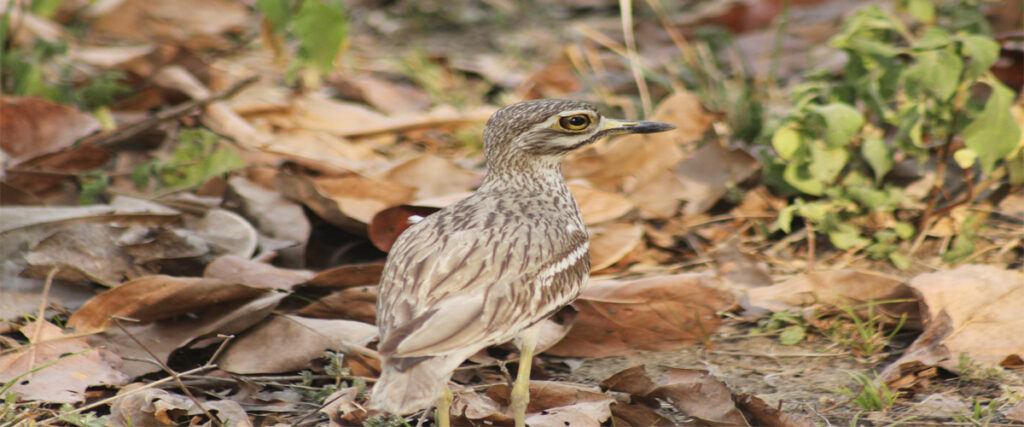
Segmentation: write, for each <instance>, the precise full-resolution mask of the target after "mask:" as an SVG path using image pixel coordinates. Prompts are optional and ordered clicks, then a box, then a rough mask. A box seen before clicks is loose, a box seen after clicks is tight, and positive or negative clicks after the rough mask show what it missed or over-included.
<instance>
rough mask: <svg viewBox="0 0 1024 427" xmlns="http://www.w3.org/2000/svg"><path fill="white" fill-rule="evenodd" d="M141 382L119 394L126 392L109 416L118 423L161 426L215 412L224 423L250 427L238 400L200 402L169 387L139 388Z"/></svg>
mask: <svg viewBox="0 0 1024 427" xmlns="http://www.w3.org/2000/svg"><path fill="white" fill-rule="evenodd" d="M142 386H143V384H142V383H134V384H129V385H127V386H125V387H123V388H121V390H120V391H118V395H126V396H124V397H122V398H120V399H118V400H116V401H115V402H114V403H113V404H112V405H110V419H111V420H112V421H113V423H114V425H116V426H124V427H130V426H158V425H174V424H181V423H188V422H189V421H194V420H189V419H188V417H194V416H197V415H203V409H204V408H205V409H206V410H207V411H209V412H211V413H213V414H214V415H216V416H217V418H219V419H220V420H221V422H223V423H224V425H230V426H238V427H251V426H252V422H251V421H249V416H248V415H246V413H245V410H244V409H242V406H241V405H239V404H238V402H235V401H232V400H213V401H200V404H202V407H200V406H198V405H196V402H194V401H193V400H192V399H189V398H188V397H186V396H182V395H180V394H173V393H170V392H168V391H167V390H163V389H159V388H150V389H146V390H142V391H138V390H136V389H138V388H139V387H142Z"/></svg>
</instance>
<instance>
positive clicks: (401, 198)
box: [274, 173, 415, 234]
mask: <svg viewBox="0 0 1024 427" xmlns="http://www.w3.org/2000/svg"><path fill="white" fill-rule="evenodd" d="M274 185H275V186H276V187H277V188H278V189H279V190H280V191H281V192H282V193H284V195H285V196H286V197H288V198H291V199H293V200H298V201H300V202H302V203H303V204H304V205H306V206H307V207H309V208H310V209H311V210H312V211H313V212H316V214H317V215H319V216H320V217H321V218H323V219H324V220H325V221H327V222H329V223H331V224H333V225H335V226H337V227H338V228H341V229H342V230H346V231H348V232H351V233H355V234H366V227H367V224H369V223H370V222H371V220H372V219H373V216H374V215H375V214H376V213H378V212H380V211H382V210H384V209H386V208H388V207H389V206H395V205H400V204H402V203H405V202H408V201H409V200H412V194H413V192H414V191H415V189H413V188H412V187H407V186H405V185H401V184H395V183H392V182H386V181H378V180H373V179H370V178H365V177H361V176H357V175H350V176H345V177H324V178H310V177H306V176H301V175H292V174H285V173H281V174H278V175H277V176H276V177H274Z"/></svg>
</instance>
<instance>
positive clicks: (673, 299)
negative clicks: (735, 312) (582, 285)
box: [547, 274, 735, 357]
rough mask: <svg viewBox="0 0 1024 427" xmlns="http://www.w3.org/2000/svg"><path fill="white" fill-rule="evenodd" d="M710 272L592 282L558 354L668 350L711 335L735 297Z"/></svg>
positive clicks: (579, 301)
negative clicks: (720, 314)
mask: <svg viewBox="0 0 1024 427" xmlns="http://www.w3.org/2000/svg"><path fill="white" fill-rule="evenodd" d="M720 285H721V283H720V281H719V280H718V279H717V278H715V277H714V276H711V275H709V274H679V275H673V276H663V277H651V278H646V279H639V280H634V281H625V282H619V281H603V282H594V283H591V284H589V285H588V286H587V288H586V289H584V291H583V294H582V295H581V296H580V298H579V299H577V300H576V302H574V303H573V306H574V307H576V308H577V310H579V315H578V317H577V320H576V324H575V325H573V327H572V330H571V331H570V332H569V334H568V335H567V336H566V337H565V339H563V340H562V342H560V343H559V344H558V345H556V346H555V347H553V348H551V349H550V350H548V351H547V353H548V354H551V355H555V356H568V357H603V356H612V355H626V354H633V353H637V352H640V351H644V350H669V349H674V348H680V347H684V346H687V345H690V344H693V343H695V342H699V341H702V340H705V339H707V337H709V336H710V335H711V334H712V333H714V331H715V329H717V328H718V325H719V324H720V323H721V320H720V319H719V317H718V315H717V313H718V312H719V311H722V310H727V309H729V308H731V307H733V306H735V297H733V295H732V294H731V293H729V292H728V291H725V290H723V289H721V288H720Z"/></svg>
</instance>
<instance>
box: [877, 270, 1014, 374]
mask: <svg viewBox="0 0 1024 427" xmlns="http://www.w3.org/2000/svg"><path fill="white" fill-rule="evenodd" d="M908 286H909V287H910V288H912V289H913V291H914V293H915V295H916V296H917V297H918V298H919V300H920V302H921V306H922V307H923V311H924V313H923V314H924V318H925V330H924V332H922V333H921V336H919V337H918V338H917V340H915V341H914V343H913V344H911V345H910V348H908V349H907V351H906V352H905V353H904V354H903V355H902V356H901V357H900V358H899V359H897V360H896V361H895V362H893V363H892V364H890V365H889V366H888V367H886V368H885V370H883V371H882V374H881V375H880V376H881V378H883V379H885V380H887V381H889V380H893V379H895V378H897V377H899V376H900V374H901V372H900V371H901V367H902V366H904V365H908V364H920V365H921V366H925V367H927V366H939V367H942V368H944V369H946V370H948V371H950V372H954V373H959V372H960V369H961V365H960V357H961V356H963V355H965V356H966V357H968V358H969V359H970V361H971V363H972V364H978V365H982V366H998V365H999V364H1000V363H1002V362H1003V361H1004V360H1006V359H1007V358H1012V357H1016V358H1018V359H1019V358H1021V357H1022V356H1024V335H1022V334H1021V333H1020V331H1021V330H1024V316H1021V312H1020V309H1019V308H1020V307H1021V306H1022V304H1024V273H1021V272H1019V271H1012V270H1003V269H999V268H997V267H993V266H987V265H965V266H962V267H959V268H956V269H954V270H948V271H937V272H934V273H926V274H921V275H918V276H916V277H914V278H913V279H910V282H908Z"/></svg>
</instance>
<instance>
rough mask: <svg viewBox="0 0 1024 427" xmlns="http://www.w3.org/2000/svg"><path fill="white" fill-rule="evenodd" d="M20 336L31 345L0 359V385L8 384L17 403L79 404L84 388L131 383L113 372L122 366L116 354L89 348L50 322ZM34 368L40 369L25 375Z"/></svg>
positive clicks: (29, 328)
mask: <svg viewBox="0 0 1024 427" xmlns="http://www.w3.org/2000/svg"><path fill="white" fill-rule="evenodd" d="M21 333H22V334H23V335H24V336H25V337H26V338H28V339H29V341H30V342H31V344H30V345H26V346H23V347H20V348H15V349H14V351H13V352H11V353H8V354H4V355H2V356H0V384H8V383H9V384H11V388H10V391H12V392H14V393H15V394H17V395H18V397H19V398H20V399H23V400H38V401H43V402H54V403H70V402H81V401H84V400H85V389H86V388H87V387H90V386H97V385H113V386H119V385H122V384H125V383H127V382H128V380H129V379H130V378H128V376H126V375H125V374H124V373H122V372H120V371H118V370H117V369H116V368H115V366H116V365H117V364H119V363H120V362H121V358H120V357H118V356H117V355H116V354H114V353H111V352H110V351H108V350H107V349H103V348H94V347H91V346H89V344H87V343H86V341H85V339H82V338H74V337H73V336H72V335H71V334H65V333H64V332H63V331H62V330H61V329H60V328H59V327H57V326H55V325H53V324H51V323H49V322H46V321H38V320H37V321H34V322H32V323H29V324H27V325H25V326H23V327H22V328H21ZM62 357H63V359H62ZM51 363H52V364H51ZM47 365H48V366H47ZM36 368H41V369H39V370H37V371H36V372H33V373H28V372H29V371H31V370H33V369H36ZM23 374H25V375H24V376H22V375H23Z"/></svg>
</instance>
